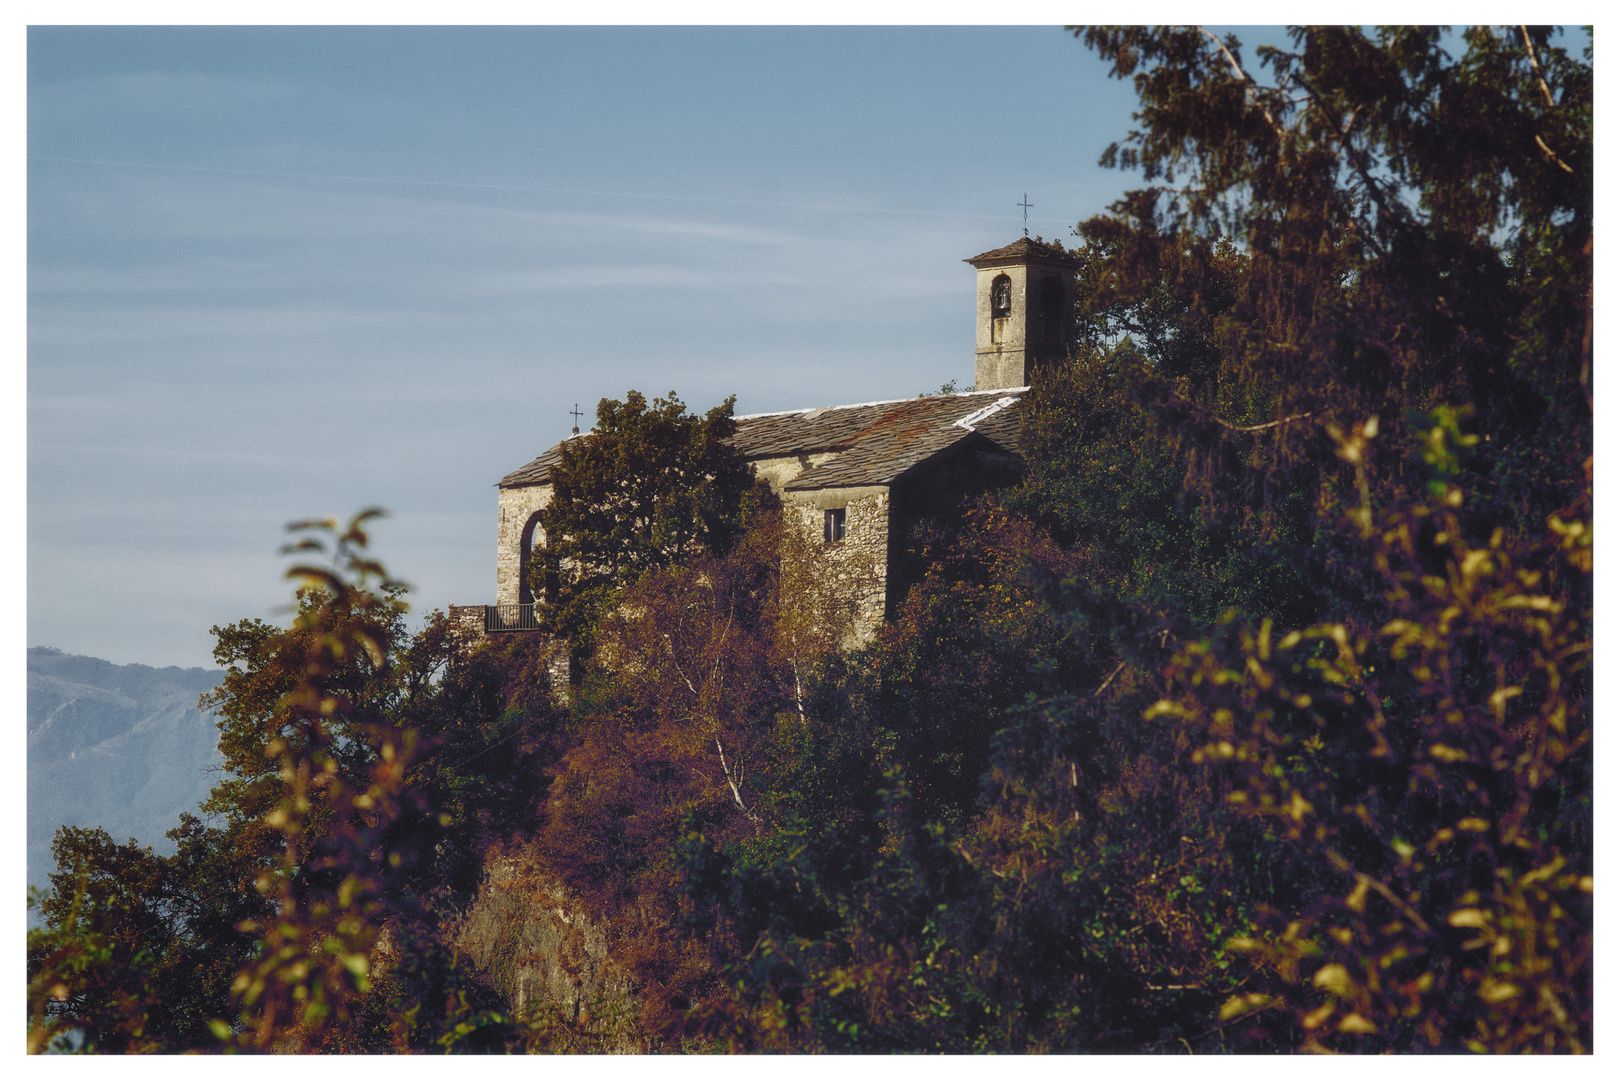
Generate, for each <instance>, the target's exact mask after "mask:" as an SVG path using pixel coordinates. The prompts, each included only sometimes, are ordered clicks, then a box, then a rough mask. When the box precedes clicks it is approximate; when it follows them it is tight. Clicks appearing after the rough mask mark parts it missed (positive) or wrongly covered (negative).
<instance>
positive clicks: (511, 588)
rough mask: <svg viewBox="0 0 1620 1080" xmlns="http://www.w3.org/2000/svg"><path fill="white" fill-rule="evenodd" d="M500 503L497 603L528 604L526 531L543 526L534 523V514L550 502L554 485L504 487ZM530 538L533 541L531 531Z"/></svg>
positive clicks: (496, 576)
mask: <svg viewBox="0 0 1620 1080" xmlns="http://www.w3.org/2000/svg"><path fill="white" fill-rule="evenodd" d="M498 503H499V509H500V524H499V526H498V531H497V534H496V540H495V602H496V603H497V604H525V603H529V602H530V599H531V598H530V597H527V596H524V595H523V569H524V562H525V556H526V551H525V545H524V539H525V537H524V533H525V532H527V531H529V530H530V526H531V525H533V528H534V529H538V528H539V527H540V526H539V525H538V524H537V523H535V517H536V515H538V514H539V513H540V511H542V510H544V509H545V508H546V507H547V506H549V505H551V485H550V484H535V485H532V486H530V487H512V488H501V489H500V495H499V498H498ZM529 539H530V541H531V542H532V540H533V535H532V533H531V535H530V537H529Z"/></svg>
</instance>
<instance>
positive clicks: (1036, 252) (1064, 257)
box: [962, 236, 1080, 266]
mask: <svg viewBox="0 0 1620 1080" xmlns="http://www.w3.org/2000/svg"><path fill="white" fill-rule="evenodd" d="M1026 259H1040V260H1042V261H1044V262H1056V263H1062V264H1064V265H1065V266H1079V265H1080V260H1079V259H1077V258H1075V257H1074V256H1073V255H1070V254H1069V253H1068V252H1066V251H1059V250H1058V249H1057V248H1055V247H1049V246H1047V245H1046V244H1043V243H1041V242H1040V241H1039V240H1031V239H1030V238H1029V237H1027V236H1020V237H1019V238H1018V239H1017V240H1014V241H1013V242H1012V243H1010V244H1008V245H1007V246H1006V247H999V248H996V249H995V250H994V251H986V252H985V253H984V254H982V255H975V256H973V258H971V259H963V260H962V261H963V262H965V263H972V264H973V265H974V266H980V265H986V266H995V265H997V264H998V263H1014V262H1023V261H1025V260H1026Z"/></svg>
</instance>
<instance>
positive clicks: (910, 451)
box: [496, 387, 1028, 491]
mask: <svg viewBox="0 0 1620 1080" xmlns="http://www.w3.org/2000/svg"><path fill="white" fill-rule="evenodd" d="M1027 389H1028V388H1027V387H1013V388H1009V389H1003V390H981V391H977V392H971V393H966V394H941V395H938V396H935V397H922V398H904V399H902V400H899V401H873V402H867V403H865V404H861V405H833V406H829V407H826V408H820V409H798V410H794V411H792V412H779V413H756V414H753V415H750V416H739V417H737V434H736V435H734V436H733V437H732V442H733V444H734V445H735V446H736V447H737V449H739V450H741V451H742V453H743V456H744V457H746V458H747V459H748V460H749V461H758V460H761V459H763V458H780V457H794V456H797V455H799V454H820V453H827V452H836V453H837V455H838V456H837V457H835V458H834V459H832V460H831V461H828V462H826V463H824V464H822V465H820V466H818V467H815V468H811V469H807V470H806V471H805V472H804V473H802V474H801V475H799V476H798V477H796V478H795V479H793V480H792V481H790V482H789V483H788V484H787V485H786V487H787V489H788V490H790V491H802V490H811V489H815V488H828V487H864V486H867V485H872V484H887V483H891V482H892V481H894V480H895V478H897V477H898V476H900V474H901V473H904V472H905V471H906V470H908V469H910V468H913V467H914V466H916V465H919V464H921V463H922V462H924V461H926V460H927V459H929V458H931V457H933V456H934V455H935V454H937V453H939V452H940V451H942V450H944V449H946V448H947V447H950V446H954V445H955V444H956V443H958V442H960V441H961V440H963V439H967V438H972V437H974V436H975V434H977V435H978V436H980V437H983V438H987V439H989V440H991V441H992V442H994V443H996V444H997V445H999V446H1000V447H1002V449H1004V450H1008V451H1010V452H1012V453H1017V452H1018V430H1019V425H1018V416H1017V414H1018V402H1019V400H1020V399H1021V398H1022V397H1023V395H1024V393H1025V391H1026V390H1027ZM573 437H574V438H586V437H588V436H583V435H580V436H573ZM561 459H562V443H558V444H557V445H556V446H553V447H551V448H550V449H549V450H547V451H546V452H545V453H543V454H541V455H540V456H539V457H537V458H535V459H534V460H533V461H531V462H529V463H528V464H527V465H525V466H523V468H521V469H518V470H516V471H515V472H511V473H508V474H507V475H506V476H504V477H502V478H501V480H500V482H499V484H497V485H496V486H497V487H528V486H530V485H534V484H549V483H550V482H551V468H552V466H554V465H556V464H557V462H558V461H560V460H561Z"/></svg>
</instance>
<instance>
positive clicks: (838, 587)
mask: <svg viewBox="0 0 1620 1080" xmlns="http://www.w3.org/2000/svg"><path fill="white" fill-rule="evenodd" d="M837 509H842V510H843V511H844V530H845V532H844V539H842V540H839V541H836V542H834V543H828V542H827V541H826V539H825V538H824V537H825V522H826V512H827V511H828V510H837ZM783 512H784V516H785V518H786V522H785V524H786V526H787V528H788V529H790V530H791V535H790V536H789V538H788V539H787V540H786V542H785V544H784V550H783V552H782V557H783V559H784V560H794V559H796V560H799V561H800V562H801V563H803V564H804V565H803V566H802V567H799V568H798V570H799V572H798V573H794V572H793V569H792V568H790V569H788V570H787V572H785V573H784V575H783V577H784V586H785V587H787V588H792V587H795V586H796V587H797V588H798V589H800V590H801V591H810V592H813V593H815V594H816V595H815V597H813V598H812V602H815V603H817V604H818V605H819V606H820V607H821V608H822V609H823V612H824V614H823V617H824V618H831V619H839V620H840V621H842V622H847V624H848V627H849V629H848V633H847V634H841V635H840V636H841V637H842V638H844V640H843V641H842V642H841V644H843V645H845V646H858V645H865V644H866V643H868V642H870V641H871V640H872V638H873V637H874V636H875V635H876V634H877V631H878V628H879V627H880V626H882V625H883V618H884V613H885V604H886V599H887V597H886V593H887V587H888V567H889V490H888V488H885V487H864V488H828V489H825V490H821V491H794V492H789V493H788V495H787V499H786V505H785V506H784V507H783Z"/></svg>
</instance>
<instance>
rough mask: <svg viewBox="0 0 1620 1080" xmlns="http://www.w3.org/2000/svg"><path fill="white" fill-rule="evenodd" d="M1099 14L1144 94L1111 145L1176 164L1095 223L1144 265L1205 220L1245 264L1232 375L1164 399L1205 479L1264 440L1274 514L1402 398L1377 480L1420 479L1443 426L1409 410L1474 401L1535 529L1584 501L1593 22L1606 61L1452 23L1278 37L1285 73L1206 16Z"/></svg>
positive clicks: (1122, 69)
mask: <svg viewBox="0 0 1620 1080" xmlns="http://www.w3.org/2000/svg"><path fill="white" fill-rule="evenodd" d="M1076 33H1077V34H1081V35H1082V36H1083V37H1084V38H1085V40H1086V42H1087V44H1088V45H1090V46H1091V47H1093V48H1094V49H1096V50H1097V51H1098V53H1099V54H1100V55H1101V56H1102V57H1103V58H1104V59H1106V60H1107V61H1109V62H1110V63H1111V64H1112V65H1113V73H1114V74H1115V75H1116V76H1117V77H1120V78H1133V79H1134V81H1135V85H1136V88H1137V92H1138V95H1139V97H1140V99H1141V102H1142V109H1141V111H1140V112H1139V113H1138V114H1137V117H1136V118H1137V120H1138V121H1139V123H1140V125H1141V126H1140V128H1139V129H1138V130H1137V131H1135V132H1133V133H1132V134H1131V136H1130V137H1129V138H1128V139H1127V140H1126V141H1125V142H1124V143H1123V144H1116V145H1115V146H1114V147H1112V148H1110V150H1109V151H1108V153H1107V154H1106V155H1105V156H1104V159H1103V160H1104V163H1105V164H1110V165H1118V166H1120V167H1124V168H1136V167H1140V168H1141V169H1142V171H1143V173H1144V177H1145V179H1147V180H1148V181H1149V182H1150V183H1152V182H1153V181H1159V183H1156V184H1152V186H1150V187H1147V188H1144V189H1140V190H1137V191H1134V192H1131V193H1129V194H1128V195H1127V196H1126V197H1125V198H1124V199H1123V200H1121V201H1120V202H1119V203H1117V204H1116V205H1115V207H1114V210H1113V213H1112V215H1110V216H1108V217H1105V218H1099V219H1094V220H1093V221H1092V222H1089V223H1087V224H1086V225H1085V226H1083V227H1082V228H1083V231H1085V232H1086V233H1087V234H1088V235H1089V236H1092V237H1099V238H1101V237H1106V238H1107V239H1108V240H1109V242H1110V243H1111V244H1113V245H1114V246H1115V247H1116V248H1117V250H1119V251H1120V252H1121V253H1123V254H1124V255H1125V256H1126V259H1125V261H1124V263H1123V265H1124V266H1125V267H1126V268H1130V267H1140V268H1143V269H1151V268H1152V267H1153V266H1154V263H1155V260H1154V258H1153V257H1152V256H1151V253H1152V252H1154V251H1156V250H1162V249H1163V248H1164V246H1165V245H1166V244H1167V243H1181V242H1184V241H1182V240H1181V239H1180V238H1184V237H1186V238H1195V237H1211V238H1213V237H1220V236H1224V237H1229V238H1231V239H1232V240H1233V241H1234V242H1235V243H1237V244H1238V245H1240V247H1241V248H1242V250H1243V253H1244V256H1245V258H1246V260H1247V266H1248V268H1247V271H1246V273H1245V275H1244V279H1243V286H1242V288H1241V289H1240V290H1239V294H1238V296H1237V299H1236V302H1235V303H1234V305H1233V306H1232V308H1231V309H1230V312H1229V313H1228V315H1226V316H1225V317H1224V318H1221V319H1219V320H1218V321H1217V325H1216V327H1215V333H1216V339H1217V340H1218V341H1219V343H1220V348H1221V353H1222V358H1223V359H1222V365H1221V371H1220V374H1219V376H1218V379H1217V388H1216V392H1215V393H1214V394H1212V395H1209V396H1207V397H1205V398H1203V399H1202V400H1189V399H1187V398H1186V397H1184V396H1183V395H1182V394H1181V393H1180V392H1179V391H1178V388H1177V387H1175V386H1173V385H1170V384H1168V383H1166V384H1161V385H1160V386H1158V387H1156V388H1154V390H1153V392H1152V393H1149V394H1148V395H1146V396H1147V399H1148V400H1150V401H1153V402H1154V407H1155V409H1156V411H1157V412H1158V413H1159V415H1160V416H1161V417H1162V418H1163V419H1164V420H1165V422H1166V424H1167V425H1168V427H1169V428H1170V430H1172V431H1173V432H1174V433H1175V435H1176V437H1178V438H1181V439H1183V440H1184V441H1185V442H1186V443H1187V444H1188V446H1189V447H1190V448H1191V449H1193V450H1194V451H1195V453H1194V455H1193V456H1194V459H1195V460H1194V464H1195V465H1197V464H1198V463H1199V462H1202V463H1203V464H1205V465H1207V466H1208V468H1206V469H1199V468H1196V467H1195V468H1194V469H1193V470H1192V474H1191V475H1192V476H1194V477H1196V478H1198V480H1199V481H1200V482H1201V483H1202V482H1206V481H1208V480H1209V479H1210V478H1211V477H1212V476H1213V475H1215V474H1216V473H1217V472H1218V471H1219V470H1223V469H1225V468H1227V467H1228V466H1229V465H1230V463H1231V462H1232V460H1233V458H1234V456H1235V457H1236V458H1237V460H1242V459H1243V458H1245V457H1248V456H1249V455H1258V456H1259V460H1258V461H1256V462H1255V463H1254V464H1255V466H1256V467H1255V468H1254V469H1253V471H1252V472H1251V473H1250V478H1249V480H1248V482H1246V483H1245V484H1244V485H1243V488H1244V489H1246V491H1247V493H1248V494H1247V495H1246V497H1245V500H1244V501H1245V504H1246V505H1247V506H1249V507H1255V508H1258V509H1260V510H1262V512H1264V511H1265V510H1266V509H1267V508H1269V506H1270V505H1271V503H1272V501H1273V497H1275V496H1277V495H1280V494H1282V493H1283V492H1285V491H1286V490H1287V489H1289V488H1298V487H1299V486H1301V485H1303V486H1306V487H1314V486H1315V485H1314V484H1313V483H1312V482H1311V480H1310V478H1309V477H1307V476H1302V475H1298V473H1299V470H1298V468H1297V467H1298V466H1300V465H1308V466H1309V467H1310V471H1312V472H1314V473H1317V474H1318V475H1323V474H1326V475H1332V474H1334V473H1337V472H1339V471H1340V470H1341V469H1342V464H1341V463H1338V462H1337V461H1336V460H1335V459H1334V458H1333V447H1332V445H1331V443H1330V442H1329V441H1328V440H1326V439H1324V438H1323V437H1322V435H1321V432H1322V430H1323V425H1324V424H1326V423H1337V424H1338V425H1339V427H1340V428H1341V429H1343V430H1349V429H1350V427H1351V426H1352V425H1354V424H1359V423H1360V422H1361V421H1362V420H1364V419H1365V418H1366V417H1367V416H1370V415H1379V416H1380V417H1381V418H1382V420H1383V423H1384V430H1385V433H1386V435H1394V436H1395V438H1393V439H1386V440H1381V441H1380V442H1379V444H1377V445H1376V446H1375V447H1374V448H1373V452H1374V453H1376V454H1378V455H1379V457H1380V460H1379V462H1378V466H1379V467H1378V469H1376V470H1375V471H1374V475H1373V477H1372V482H1374V483H1379V484H1383V485H1386V488H1387V491H1386V494H1388V495H1389V496H1390V497H1391V498H1392V499H1398V498H1400V497H1401V495H1402V492H1401V491H1400V490H1399V488H1400V487H1401V486H1402V485H1403V484H1407V485H1409V484H1410V479H1409V477H1410V476H1411V475H1412V470H1410V469H1409V468H1407V467H1405V466H1404V465H1403V461H1402V459H1403V456H1404V450H1403V448H1404V446H1405V445H1406V439H1407V437H1408V435H1410V436H1411V437H1421V436H1423V435H1424V434H1425V433H1426V431H1427V427H1426V425H1425V424H1424V423H1423V422H1421V421H1420V422H1419V424H1418V426H1417V428H1416V429H1414V430H1413V431H1411V432H1410V433H1408V432H1406V431H1405V429H1404V425H1405V422H1406V415H1407V410H1410V409H1417V410H1420V411H1421V412H1422V413H1423V414H1424V415H1426V414H1427V412H1428V410H1431V409H1433V408H1435V407H1437V406H1441V405H1444V406H1449V407H1453V408H1460V407H1464V406H1467V407H1471V408H1472V409H1473V410H1474V416H1475V421H1476V423H1477V424H1478V426H1479V429H1480V430H1481V431H1483V432H1485V433H1487V434H1489V435H1490V441H1489V443H1487V444H1486V445H1484V446H1482V447H1481V448H1480V451H1479V453H1478V454H1477V455H1476V456H1475V460H1474V461H1473V462H1472V468H1471V476H1472V477H1474V479H1470V480H1468V481H1467V482H1466V484H1465V487H1466V488H1467V489H1468V490H1469V493H1470V494H1471V495H1478V496H1481V498H1474V499H1470V502H1469V505H1470V508H1471V509H1472V508H1474V507H1476V506H1477V507H1478V508H1479V509H1480V511H1481V512H1484V513H1488V514H1492V515H1496V516H1501V515H1503V514H1510V515H1512V520H1513V521H1514V523H1515V524H1516V525H1517V526H1518V527H1519V528H1521V529H1523V528H1529V529H1531V530H1536V529H1539V526H1540V522H1541V520H1542V519H1543V518H1544V517H1545V515H1546V514H1547V513H1549V512H1551V511H1552V510H1554V509H1556V508H1557V507H1559V506H1561V505H1564V504H1566V503H1568V502H1569V501H1570V500H1571V499H1572V498H1573V497H1574V496H1575V494H1576V493H1577V491H1578V488H1579V483H1578V476H1577V474H1578V470H1579V465H1580V462H1581V461H1583V460H1584V459H1585V458H1586V456H1587V455H1588V454H1589V453H1590V440H1589V432H1590V408H1589V407H1590V374H1589V373H1590V352H1591V342H1590V330H1589V328H1590V325H1591V261H1590V259H1591V238H1592V139H1591V107H1592V106H1591V103H1592V97H1591V64H1590V42H1588V43H1587V45H1586V52H1585V56H1586V59H1585V61H1584V62H1583V61H1582V60H1581V59H1579V58H1577V57H1575V56H1572V55H1570V53H1569V52H1568V51H1566V50H1565V49H1564V48H1562V47H1560V46H1558V45H1557V44H1555V43H1554V38H1555V37H1556V36H1557V32H1556V31H1553V30H1551V29H1548V28H1527V27H1516V28H1506V29H1487V28H1472V29H1469V30H1466V31H1464V32H1463V33H1462V35H1461V42H1462V44H1463V45H1464V46H1465V49H1464V52H1463V54H1462V55H1461V56H1460V57H1458V58H1456V59H1455V60H1454V59H1452V57H1451V56H1450V55H1449V53H1448V51H1447V50H1448V48H1450V47H1451V44H1450V42H1448V41H1446V40H1445V37H1444V35H1443V34H1442V33H1441V32H1440V30H1439V29H1438V28H1433V27H1428V28H1411V27H1407V28H1386V29H1383V30H1380V31H1378V33H1377V35H1376V36H1375V37H1369V36H1368V35H1367V34H1365V33H1364V32H1363V31H1361V30H1360V29H1357V28H1354V27H1311V28H1296V29H1293V30H1291V31H1290V36H1291V38H1292V41H1293V43H1294V48H1293V49H1292V50H1289V49H1276V48H1269V47H1263V48H1261V49H1260V50H1258V55H1259V59H1260V66H1261V68H1262V69H1263V70H1264V71H1265V72H1266V73H1267V74H1268V75H1269V79H1268V80H1266V81H1262V80H1261V79H1260V78H1258V77H1257V76H1256V74H1255V73H1253V72H1251V71H1250V70H1249V69H1248V68H1247V67H1245V66H1244V63H1243V54H1242V48H1241V44H1240V43H1239V42H1237V41H1236V40H1235V39H1231V38H1229V39H1228V40H1226V41H1220V40H1217V39H1216V38H1215V37H1214V35H1212V34H1210V33H1208V32H1206V31H1204V30H1202V29H1200V28H1196V27H1193V28H1162V27H1161V28H1124V29H1108V28H1093V29H1088V30H1083V31H1079V30H1077V31H1076ZM1185 242H1191V240H1190V239H1189V240H1187V241H1185ZM1136 288H1137V289H1138V291H1143V290H1144V289H1145V286H1136ZM1210 494H1215V492H1214V491H1211V492H1210ZM1206 501H1209V502H1210V503H1211V504H1212V505H1214V504H1215V503H1216V502H1218V500H1206ZM1326 517H1327V518H1328V519H1330V520H1336V519H1337V513H1336V512H1335V513H1330V514H1328V515H1326Z"/></svg>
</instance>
